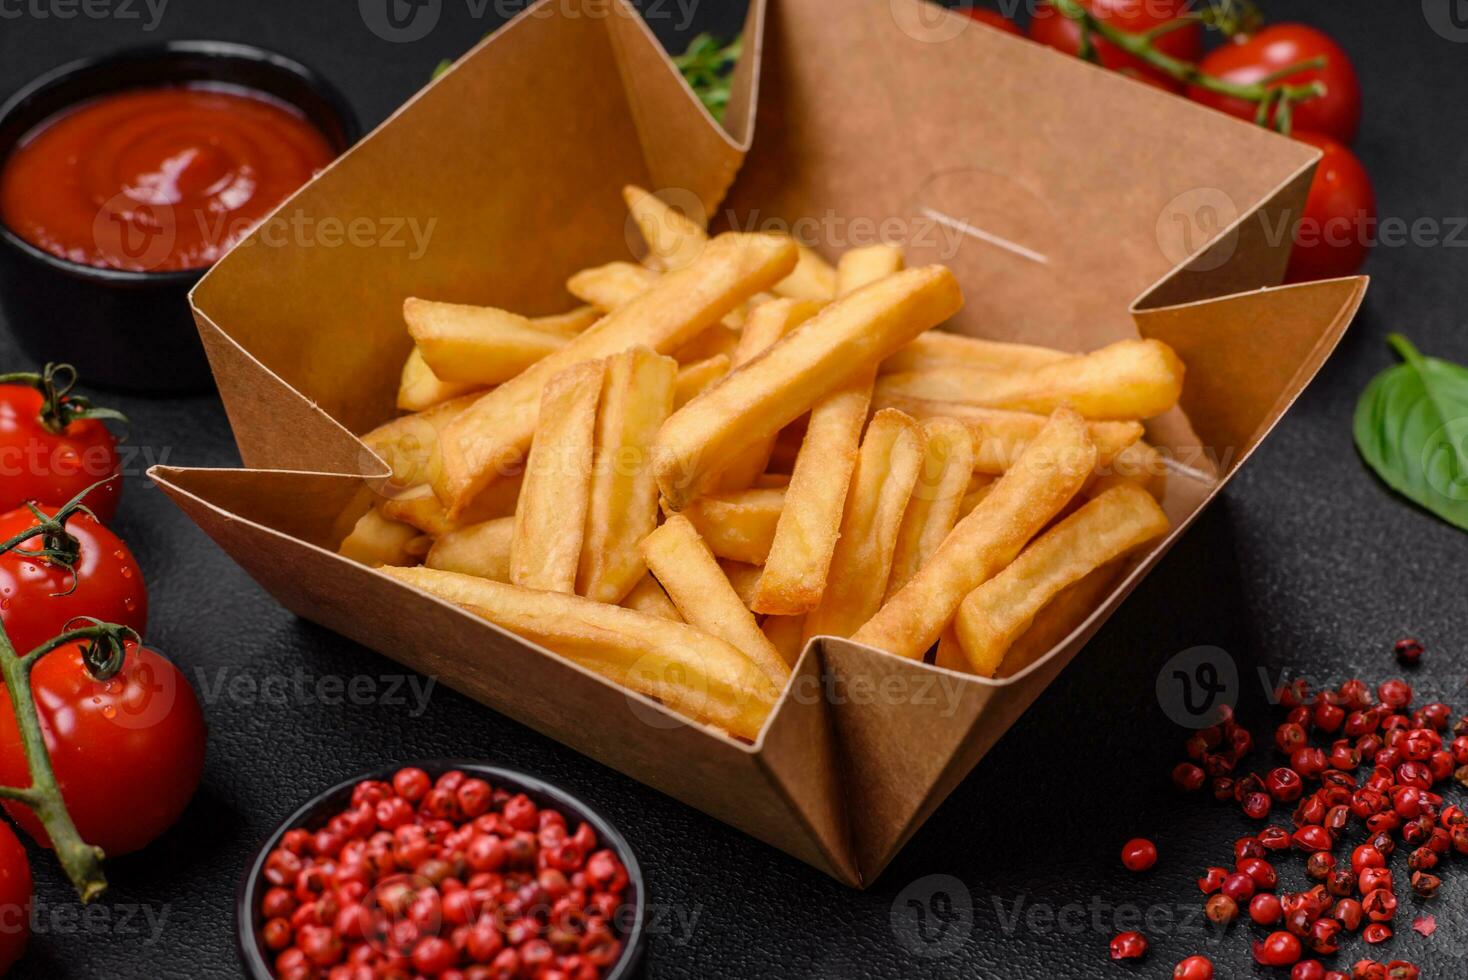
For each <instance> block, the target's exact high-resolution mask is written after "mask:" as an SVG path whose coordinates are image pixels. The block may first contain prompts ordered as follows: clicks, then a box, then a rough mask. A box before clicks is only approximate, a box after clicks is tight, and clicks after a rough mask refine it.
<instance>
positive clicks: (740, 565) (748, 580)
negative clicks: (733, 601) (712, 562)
mask: <svg viewBox="0 0 1468 980" xmlns="http://www.w3.org/2000/svg"><path fill="white" fill-rule="evenodd" d="M719 570H720V571H722V572H723V573H724V577H725V578H726V579H728V580H729V585H731V586H732V587H733V589H734V594H735V595H737V596H738V597H739V601H740V602H742V603H744V608H746V609H748V608H749V603H750V600H752V599H753V598H754V590H755V587H756V586H757V585H759V576H760V567H759V566H758V565H750V564H748V563H747V562H742V561H733V560H731V559H728V558H720V559H719Z"/></svg>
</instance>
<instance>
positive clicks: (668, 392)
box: [530, 347, 678, 603]
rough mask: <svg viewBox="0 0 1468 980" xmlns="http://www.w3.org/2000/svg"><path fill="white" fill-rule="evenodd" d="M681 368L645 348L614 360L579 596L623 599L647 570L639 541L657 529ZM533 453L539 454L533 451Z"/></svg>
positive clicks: (601, 420) (599, 424)
mask: <svg viewBox="0 0 1468 980" xmlns="http://www.w3.org/2000/svg"><path fill="white" fill-rule="evenodd" d="M677 374H678V365H677V363H676V362H674V360H673V359H672V358H671V357H664V356H662V355H661V354H654V353H653V352H652V351H650V350H648V349H647V348H646V347H634V348H632V349H631V350H626V351H623V352H622V353H620V354H614V355H612V356H611V357H610V358H608V359H607V370H606V380H605V382H604V383H603V386H602V395H601V408H600V409H598V412H597V420H596V467H595V470H594V472H593V475H592V478H591V504H590V508H589V509H588V511H587V514H586V536H585V539H584V540H583V542H582V544H581V565H580V571H579V572H578V573H577V578H576V591H577V592H578V593H580V594H581V595H584V596H586V597H587V598H588V599H595V600H597V601H598V602H613V603H616V602H621V601H622V598H623V596H625V595H626V594H627V593H628V592H630V591H632V587H633V586H635V585H636V584H637V580H638V579H640V578H642V576H643V575H644V574H646V572H647V567H646V566H645V565H644V564H643V563H642V555H641V553H640V552H639V551H638V549H637V543H638V542H639V541H641V540H642V539H643V538H645V537H647V536H648V535H649V534H651V533H652V530H653V528H655V527H657V524H658V487H657V481H656V480H654V479H653V476H652V459H651V457H650V452H651V447H652V441H653V439H654V438H656V436H657V431H658V427H659V426H661V425H662V424H663V421H664V420H665V419H667V417H668V415H669V414H671V413H672V411H673V385H674V383H675V380H676V378H677ZM530 451H531V454H532V455H533V454H534V452H535V449H534V447H533V446H532V448H531V450H530Z"/></svg>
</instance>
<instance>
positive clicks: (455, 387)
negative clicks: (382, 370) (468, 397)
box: [397, 347, 484, 412]
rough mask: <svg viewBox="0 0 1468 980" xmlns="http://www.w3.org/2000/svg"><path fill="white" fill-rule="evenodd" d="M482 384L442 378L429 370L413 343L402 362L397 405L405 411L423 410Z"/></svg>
mask: <svg viewBox="0 0 1468 980" xmlns="http://www.w3.org/2000/svg"><path fill="white" fill-rule="evenodd" d="M483 387H484V385H481V384H474V383H472V382H468V383H466V382H456V381H444V380H443V379H442V378H440V377H439V376H438V375H436V374H434V373H433V369H432V368H431V367H429V366H428V362H427V361H425V360H424V359H423V352H422V351H421V350H419V349H418V348H417V347H414V348H413V350H412V352H411V353H409V354H408V359H407V360H406V361H404V362H403V376H402V379H401V380H400V381H399V382H398V401H397V405H398V408H400V409H402V410H403V411H405V412H425V411H427V410H429V409H431V408H434V407H436V406H438V405H442V404H443V403H444V402H446V401H450V400H451V399H455V398H458V397H459V396H460V395H465V394H468V393H469V392H471V391H479V390H480V389H482V388H483Z"/></svg>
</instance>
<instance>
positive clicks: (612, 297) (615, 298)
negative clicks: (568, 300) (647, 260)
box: [566, 262, 658, 313]
mask: <svg viewBox="0 0 1468 980" xmlns="http://www.w3.org/2000/svg"><path fill="white" fill-rule="evenodd" d="M657 281H658V274H657V273H656V272H654V271H653V270H651V269H648V268H645V267H643V266H640V265H637V264H636V263H635V262H608V263H607V264H606V265H598V266H593V267H592V268H590V269H582V270H581V271H580V272H578V273H576V274H575V275H573V276H572V277H571V278H570V279H567V280H566V292H568V293H570V294H571V295H572V296H575V297H576V298H577V299H579V300H580V301H581V302H583V303H587V304H590V305H591V306H594V307H595V308H596V309H598V310H600V311H602V312H603V313H612V312H615V311H616V310H620V309H621V308H622V307H624V306H626V305H627V304H629V303H631V302H632V301H633V300H635V299H637V297H639V296H641V295H642V294H643V293H645V292H647V291H648V290H649V289H651V288H652V285H653V283H655V282H657Z"/></svg>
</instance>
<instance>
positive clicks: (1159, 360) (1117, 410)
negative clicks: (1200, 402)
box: [877, 340, 1183, 419]
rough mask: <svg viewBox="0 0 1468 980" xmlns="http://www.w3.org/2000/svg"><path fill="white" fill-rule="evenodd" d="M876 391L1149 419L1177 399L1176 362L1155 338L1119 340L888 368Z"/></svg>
mask: <svg viewBox="0 0 1468 980" xmlns="http://www.w3.org/2000/svg"><path fill="white" fill-rule="evenodd" d="M877 387H878V389H879V390H880V392H881V394H882V396H886V395H888V394H892V395H902V396H906V397H908V398H925V399H929V400H936V401H956V402H963V403H966V404H969V405H979V406H982V407H985V408H1007V409H1011V410H1013V411H1020V412H1051V411H1054V410H1055V409H1056V408H1057V407H1059V406H1060V405H1069V406H1070V407H1072V408H1074V409H1075V410H1076V411H1078V412H1080V413H1081V414H1082V415H1083V416H1085V417H1086V418H1090V419H1149V418H1153V417H1154V416H1157V415H1161V414H1162V413H1163V412H1165V411H1167V410H1168V409H1169V408H1172V407H1173V406H1174V405H1176V404H1177V400H1178V396H1180V395H1181V394H1182V389H1183V363H1182V361H1180V360H1178V356H1177V355H1176V354H1174V353H1173V351H1172V348H1171V347H1168V346H1167V345H1166V344H1164V343H1162V342H1161V341H1158V340H1123V341H1121V342H1120V343H1116V344H1112V345H1111V346H1109V347H1103V348H1101V349H1100V350H1098V351H1095V352H1093V353H1090V354H1085V355H1082V356H1080V357H1072V358H1068V359H1066V360H1064V361H1057V362H1056V363H1054V364H1047V365H1044V366H1042V367H1037V368H1033V369H1031V370H1029V371H1024V372H1013V373H1002V372H995V371H985V370H979V369H974V368H964V367H947V368H934V369H931V370H926V371H908V372H903V373H900V374H889V375H886V376H884V377H883V378H882V379H881V380H880V381H878V383H877Z"/></svg>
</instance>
